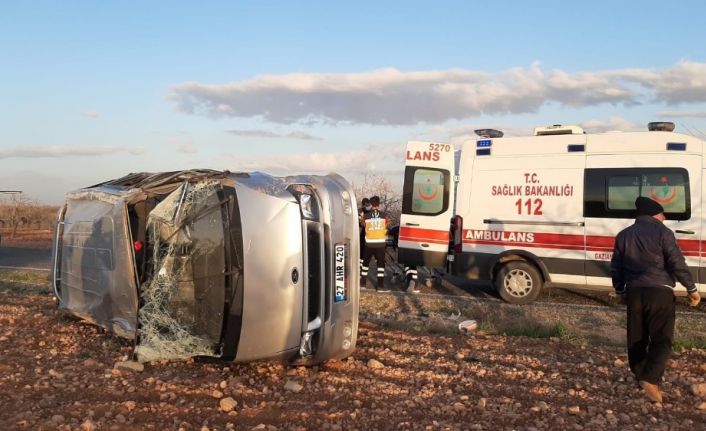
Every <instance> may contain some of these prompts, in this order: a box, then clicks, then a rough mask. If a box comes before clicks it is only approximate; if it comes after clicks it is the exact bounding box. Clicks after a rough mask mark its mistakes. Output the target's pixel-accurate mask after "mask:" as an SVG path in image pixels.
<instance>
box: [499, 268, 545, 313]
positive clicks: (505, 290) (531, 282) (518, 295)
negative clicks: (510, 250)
mask: <svg viewBox="0 0 706 431" xmlns="http://www.w3.org/2000/svg"><path fill="white" fill-rule="evenodd" d="M542 284H543V280H542V275H541V274H540V273H539V270H537V268H536V267H535V266H534V265H532V264H530V263H528V262H525V261H522V260H514V261H511V262H508V263H506V264H504V265H503V266H501V267H500V269H499V270H498V272H497V275H496V277H495V287H496V288H497V289H498V293H499V294H500V297H501V298H502V299H503V300H504V301H505V302H509V303H510V304H520V305H521V304H529V303H530V302H533V301H534V300H535V299H537V297H538V296H539V292H540V291H541V290H542Z"/></svg>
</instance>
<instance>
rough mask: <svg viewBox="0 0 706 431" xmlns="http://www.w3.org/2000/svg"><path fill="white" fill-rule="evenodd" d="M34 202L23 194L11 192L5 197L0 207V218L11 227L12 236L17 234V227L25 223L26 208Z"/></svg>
mask: <svg viewBox="0 0 706 431" xmlns="http://www.w3.org/2000/svg"><path fill="white" fill-rule="evenodd" d="M32 204H36V203H35V202H33V201H32V199H30V198H28V197H27V196H25V195H23V194H20V193H18V194H13V195H10V196H9V197H7V198H5V199H4V201H3V205H2V208H0V218H2V219H3V220H4V221H5V223H6V224H7V225H8V226H9V227H10V228H11V229H12V236H13V237H14V236H15V235H17V228H19V227H20V225H22V224H26V223H27V209H28V207H29V206H30V205H32Z"/></svg>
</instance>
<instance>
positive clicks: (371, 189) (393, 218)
mask: <svg viewBox="0 0 706 431" xmlns="http://www.w3.org/2000/svg"><path fill="white" fill-rule="evenodd" d="M362 177H363V179H362V181H361V182H360V183H354V184H353V189H354V190H355V195H356V197H357V198H358V204H360V201H361V200H362V199H363V198H371V197H373V196H378V197H380V208H381V209H382V210H383V211H385V212H386V213H387V215H388V217H389V219H390V226H395V225H398V224H399V223H400V214H401V213H402V192H401V190H397V189H396V188H395V187H394V186H393V185H392V182H391V181H390V180H389V179H388V178H385V176H384V175H383V174H381V173H379V172H363V174H362Z"/></svg>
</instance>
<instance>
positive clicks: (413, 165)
mask: <svg viewBox="0 0 706 431" xmlns="http://www.w3.org/2000/svg"><path fill="white" fill-rule="evenodd" d="M405 159H406V160H405V174H404V188H403V195H402V216H401V219H400V232H399V243H398V244H399V249H398V260H399V262H400V263H402V264H405V265H418V266H427V267H436V268H444V267H445V266H446V259H447V255H448V251H449V230H450V229H449V228H450V223H451V217H452V216H453V208H454V193H453V190H454V175H455V171H454V147H453V145H450V144H443V143H436V142H420V141H412V142H409V143H407V151H406V158H405Z"/></svg>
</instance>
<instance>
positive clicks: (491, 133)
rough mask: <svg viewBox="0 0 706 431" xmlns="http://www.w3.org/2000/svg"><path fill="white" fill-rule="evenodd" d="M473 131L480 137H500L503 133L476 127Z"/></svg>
mask: <svg viewBox="0 0 706 431" xmlns="http://www.w3.org/2000/svg"><path fill="white" fill-rule="evenodd" d="M474 132H476V135H478V136H480V137H481V138H491V139H492V138H502V137H503V135H504V133H503V132H501V131H500V130H495V129H476V130H474Z"/></svg>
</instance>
